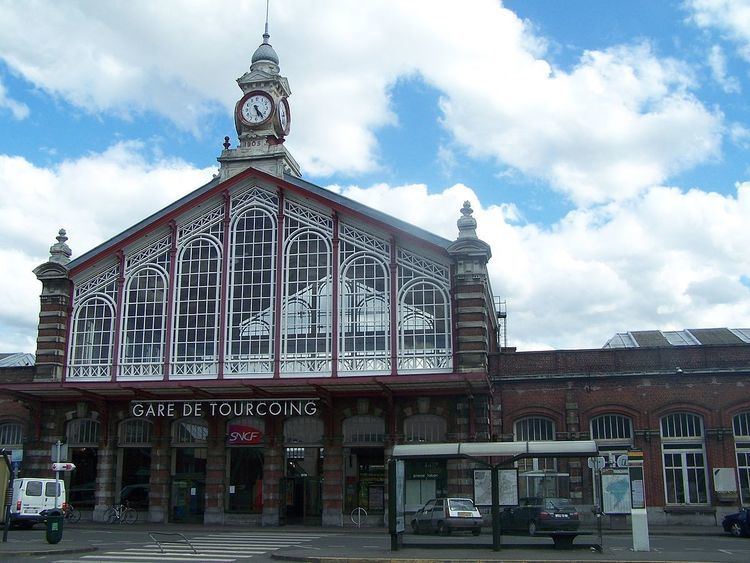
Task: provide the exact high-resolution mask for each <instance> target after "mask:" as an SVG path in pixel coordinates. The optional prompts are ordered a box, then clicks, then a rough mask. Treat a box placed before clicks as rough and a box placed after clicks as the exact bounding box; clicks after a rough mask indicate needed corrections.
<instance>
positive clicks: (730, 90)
mask: <svg viewBox="0 0 750 563" xmlns="http://www.w3.org/2000/svg"><path fill="white" fill-rule="evenodd" d="M708 66H709V67H710V69H711V74H712V76H713V78H714V80H716V82H717V83H718V84H719V86H721V88H722V90H724V91H725V92H726V93H727V94H735V93H738V92H739V91H740V90H741V88H740V82H739V80H737V79H736V78H735V77H733V76H728V75H727V59H726V57H725V56H724V51H723V50H722V48H721V47H720V46H719V45H713V46H712V47H711V50H710V51H709V53H708Z"/></svg>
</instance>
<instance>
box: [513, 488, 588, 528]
mask: <svg viewBox="0 0 750 563" xmlns="http://www.w3.org/2000/svg"><path fill="white" fill-rule="evenodd" d="M500 522H501V527H502V529H503V531H513V532H527V533H528V534H529V535H531V536H533V535H534V534H535V533H536V532H537V531H552V530H568V531H572V530H577V529H578V526H579V525H580V523H581V521H580V519H579V515H578V511H577V510H576V507H575V506H573V504H572V503H571V502H570V499H567V498H555V497H525V498H521V499H519V501H518V506H515V507H513V508H506V509H505V510H504V511H503V512H502V513H501V518H500Z"/></svg>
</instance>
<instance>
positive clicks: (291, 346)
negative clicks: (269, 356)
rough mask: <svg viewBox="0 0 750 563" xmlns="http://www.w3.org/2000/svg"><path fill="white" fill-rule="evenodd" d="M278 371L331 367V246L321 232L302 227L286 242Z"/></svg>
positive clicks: (302, 370) (307, 371) (296, 371)
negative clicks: (280, 348) (279, 366)
mask: <svg viewBox="0 0 750 563" xmlns="http://www.w3.org/2000/svg"><path fill="white" fill-rule="evenodd" d="M284 274H285V280H284V302H283V307H282V316H283V319H282V331H281V332H282V342H281V345H282V358H281V371H283V372H286V373H309V372H324V371H330V369H331V358H330V355H331V283H330V277H331V248H330V241H329V240H328V238H327V237H325V236H324V235H323V234H321V233H319V232H317V231H314V230H312V229H303V230H301V231H300V232H298V233H297V234H295V235H293V236H292V237H291V238H290V240H289V241H288V243H287V245H286V268H285V272H284Z"/></svg>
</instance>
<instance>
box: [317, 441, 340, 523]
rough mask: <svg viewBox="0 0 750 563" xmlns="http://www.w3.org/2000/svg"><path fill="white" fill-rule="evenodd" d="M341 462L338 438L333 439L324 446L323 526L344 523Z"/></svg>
mask: <svg viewBox="0 0 750 563" xmlns="http://www.w3.org/2000/svg"><path fill="white" fill-rule="evenodd" d="M331 441H332V442H334V440H331ZM343 463H344V458H343V452H342V448H341V443H340V440H335V443H331V444H330V445H328V446H326V451H325V457H324V458H323V499H322V501H323V526H339V527H340V526H343V525H344V520H343V510H344V471H343V467H344V465H343Z"/></svg>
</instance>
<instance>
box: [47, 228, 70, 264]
mask: <svg viewBox="0 0 750 563" xmlns="http://www.w3.org/2000/svg"><path fill="white" fill-rule="evenodd" d="M55 238H57V242H56V243H55V244H53V245H52V246H50V247H49V254H50V257H49V261H50V262H56V263H57V264H63V265H65V264H67V263H68V262H70V256H71V254H73V251H72V250H70V247H69V246H68V245H67V244H65V241H67V240H68V237H67V236H65V229H60V230H59V231H58V233H57V237H55Z"/></svg>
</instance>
